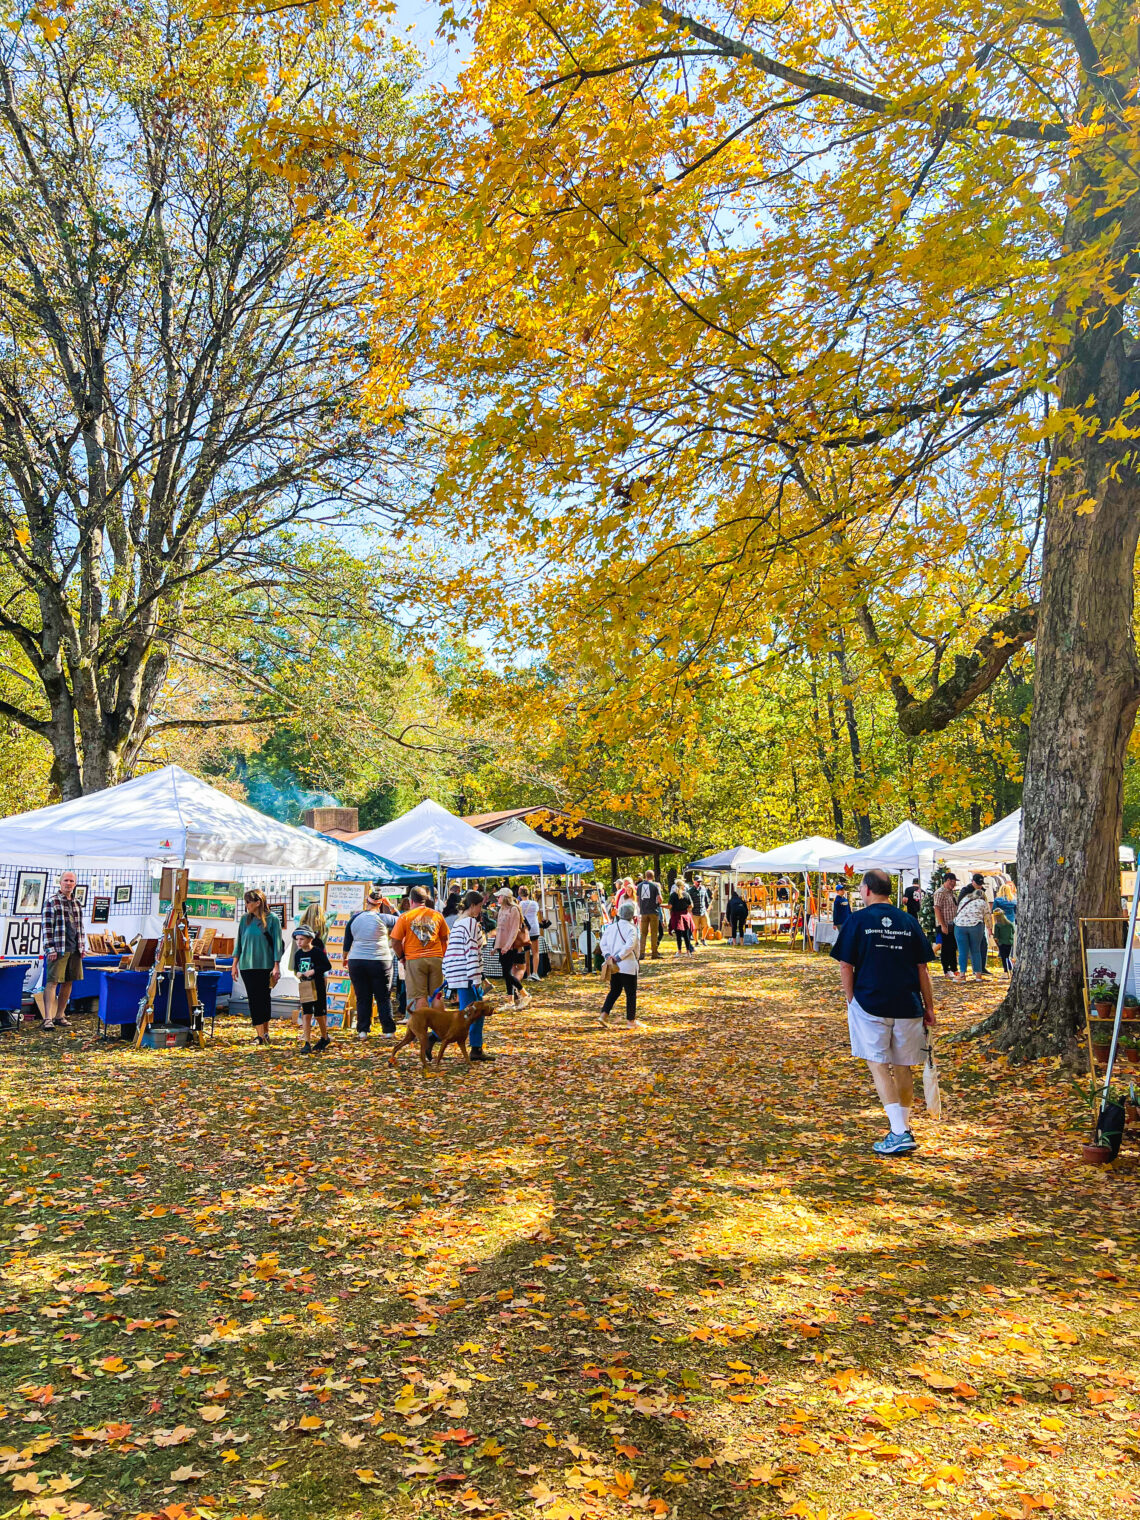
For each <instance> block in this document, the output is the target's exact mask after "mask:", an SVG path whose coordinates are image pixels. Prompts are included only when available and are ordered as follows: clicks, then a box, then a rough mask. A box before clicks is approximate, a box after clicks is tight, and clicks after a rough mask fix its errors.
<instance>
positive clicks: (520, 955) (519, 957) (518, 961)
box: [499, 950, 526, 997]
mask: <svg viewBox="0 0 1140 1520" xmlns="http://www.w3.org/2000/svg"><path fill="white" fill-rule="evenodd" d="M525 960H526V951H525V950H500V951H499V964H500V966H502V968H503V986H504V987H505V988H506V989H507V996H508V997H513V996H514V995H515V993H516V992H521V991H522V980H521V978H520V977H518V976H516V975H515V967H516V966H521V965H522V964H523V962H524V961H525Z"/></svg>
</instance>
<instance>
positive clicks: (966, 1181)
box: [0, 947, 1140, 1520]
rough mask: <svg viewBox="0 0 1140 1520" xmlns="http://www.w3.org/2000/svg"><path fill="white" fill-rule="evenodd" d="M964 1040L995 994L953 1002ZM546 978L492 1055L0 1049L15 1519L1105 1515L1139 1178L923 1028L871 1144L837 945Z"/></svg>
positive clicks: (4, 1379) (1138, 1282)
mask: <svg viewBox="0 0 1140 1520" xmlns="http://www.w3.org/2000/svg"><path fill="white" fill-rule="evenodd" d="M937 992H938V996H939V1008H940V1012H941V1014H942V1016H943V1019H944V1023H945V1027H946V1028H947V1029H951V1028H954V1027H960V1026H962V1025H963V1024H964V1023H966V1022H967V1021H968V1020H970V1019H972V1018H974V1017H976V1016H977V1015H978V1014H979V1012H981V1011H982V1010H983V1009H984V1006H985V1005H986V1002H987V1001H992V998H993V997H994V996H996V989H995V991H994V992H993V993H991V991H990V989H989V988H988V987H984V988H983V992H982V995H978V994H976V993H975V992H974V990H973V989H972V988H970V987H966V988H958V987H948V986H946V985H944V984H941V983H940V984H939V985H938V987H937ZM642 996H643V1006H644V1013H645V1018H646V1021H647V1026H648V1027H647V1028H646V1029H645V1030H644V1031H640V1032H638V1031H633V1032H631V1031H627V1030H625V1029H624V1028H623V1027H608V1028H606V1029H599V1027H598V1026H597V1023H596V1019H595V1017H594V1014H593V1009H594V1008H595V1007H596V1006H597V1000H598V993H597V989H596V986H592V985H588V984H587V983H586V982H585V980H584V979H581V978H579V979H577V980H576V981H566V980H561V981H559V982H557V983H553V984H548V985H547V986H546V987H544V988H543V989H542V991H541V992H540V994H539V996H538V997H537V999H536V1002H535V1005H534V1008H533V1009H532V1011H530V1012H528V1013H526V1014H524V1015H521V1016H503V1017H500V1018H497V1019H496V1020H495V1021H494V1024H493V1044H492V1046H491V1048H493V1049H495V1050H496V1052H497V1053H498V1055H499V1060H498V1062H497V1063H496V1064H495V1065H494V1066H493V1067H484V1068H476V1069H474V1070H472V1071H471V1072H467V1071H465V1070H463V1069H461V1067H460V1065H459V1064H458V1063H455V1064H452V1065H450V1066H449V1067H448V1068H447V1069H446V1070H445V1074H444V1075H442V1076H441V1077H438V1078H434V1079H433V1078H427V1079H424V1078H423V1077H421V1075H420V1073H419V1069H418V1065H417V1063H415V1062H414V1061H413V1060H412V1059H411V1052H410V1051H405V1052H404V1053H403V1057H402V1059H403V1061H404V1064H403V1065H402V1067H401V1068H400V1070H399V1071H398V1072H391V1071H390V1070H389V1069H388V1067H387V1065H386V1064H385V1057H386V1054H387V1047H385V1046H384V1045H383V1044H381V1043H380V1042H378V1041H375V1040H374V1041H370V1042H368V1044H367V1045H366V1046H363V1047H362V1046H361V1045H359V1044H358V1043H357V1042H355V1041H347V1040H346V1041H342V1042H338V1044H337V1046H336V1048H335V1051H334V1053H332V1054H331V1055H330V1056H328V1057H326V1058H324V1059H320V1060H301V1059H299V1058H298V1057H296V1056H295V1055H294V1054H293V1053H292V1049H291V1046H290V1044H289V1042H287V1041H286V1040H285V1039H284V1037H283V1036H282V1037H280V1038H279V1040H278V1043H276V1044H275V1045H274V1047H273V1048H272V1049H271V1050H270V1052H268V1053H266V1052H264V1051H260V1050H258V1049H256V1048H255V1047H254V1046H253V1045H252V1044H251V1043H250V1040H249V1037H248V1034H247V1032H246V1030H245V1029H241V1028H238V1027H236V1026H229V1025H227V1026H225V1027H224V1029H223V1030H222V1032H221V1033H220V1035H219V1039H218V1041H217V1043H216V1044H215V1045H213V1046H212V1047H211V1048H210V1049H209V1050H208V1051H207V1052H206V1053H205V1054H202V1053H195V1052H170V1053H165V1052H164V1053H150V1052H148V1053H139V1054H135V1053H133V1052H130V1051H126V1050H124V1049H122V1048H119V1047H118V1046H117V1045H113V1044H109V1045H101V1044H98V1043H97V1042H96V1041H95V1039H94V1037H93V1036H94V1031H93V1030H92V1028H91V1021H90V1020H85V1021H83V1023H82V1024H80V1025H79V1026H77V1028H76V1029H75V1030H74V1031H73V1032H72V1033H71V1035H70V1036H63V1037H61V1036H59V1035H56V1036H54V1037H53V1036H45V1035H42V1034H38V1033H35V1034H33V1033H25V1034H22V1035H20V1036H19V1037H14V1038H8V1039H6V1041H5V1043H4V1044H3V1046H2V1047H0V1059H2V1061H3V1064H2V1065H0V1101H2V1103H3V1114H4V1124H3V1138H2V1142H0V1161H2V1168H3V1187H2V1189H0V1261H2V1262H3V1263H4V1268H3V1275H2V1277H0V1496H3V1495H4V1494H8V1495H10V1502H9V1503H8V1504H7V1505H5V1504H4V1502H3V1500H2V1498H0V1516H3V1515H5V1514H8V1515H13V1514H20V1515H24V1514H27V1515H45V1516H46V1515H64V1516H72V1517H79V1516H83V1517H85V1520H93V1516H94V1515H95V1514H96V1513H98V1514H104V1515H110V1516H134V1515H153V1514H158V1513H161V1514H163V1515H164V1516H165V1517H166V1520H180V1517H183V1516H187V1515H195V1514H201V1515H203V1516H205V1517H207V1520H209V1517H212V1516H219V1517H229V1516H232V1515H234V1514H235V1513H241V1514H247V1515H254V1514H261V1515H265V1516H280V1517H283V1520H300V1517H302V1516H341V1515H345V1516H347V1515H354V1516H355V1515H360V1516H374V1515H381V1514H383V1515H386V1516H388V1515H390V1516H397V1517H400V1516H409V1517H410V1516H426V1515H437V1514H443V1515H445V1516H451V1515H455V1516H463V1515H473V1516H491V1515H497V1514H510V1515H522V1516H532V1517H534V1520H542V1517H547V1520H550V1517H553V1520H575V1517H594V1516H598V1517H608V1516H618V1515H629V1514H630V1513H631V1512H637V1511H644V1512H646V1513H647V1514H648V1515H653V1516H664V1515H666V1514H676V1515H678V1516H684V1517H693V1520H696V1517H699V1516H712V1515H722V1516H725V1517H732V1520H735V1517H742V1516H753V1515H755V1516H766V1515H783V1514H792V1515H799V1516H803V1517H814V1520H821V1517H828V1520H831V1517H839V1516H856V1515H858V1516H862V1517H864V1520H866V1517H867V1516H874V1517H880V1520H886V1517H914V1516H919V1515H921V1514H923V1513H925V1512H927V1511H944V1512H945V1513H947V1514H949V1515H953V1516H971V1517H973V1516H981V1515H990V1516H1012V1517H1023V1516H1028V1515H1032V1514H1033V1513H1034V1512H1035V1511H1037V1510H1048V1509H1051V1510H1053V1512H1054V1514H1056V1515H1057V1516H1066V1517H1073V1520H1076V1517H1082V1520H1083V1517H1092V1516H1105V1517H1107V1516H1116V1515H1120V1514H1122V1513H1125V1512H1127V1511H1128V1510H1129V1509H1130V1508H1134V1507H1140V1498H1138V1497H1137V1496H1138V1495H1140V1470H1138V1469H1137V1466H1136V1463H1137V1461H1140V1439H1138V1434H1140V1433H1138V1430H1137V1424H1138V1422H1140V1358H1138V1351H1140V1347H1138V1334H1140V1320H1138V1316H1137V1288H1138V1287H1140V1275H1138V1268H1137V1255H1136V1253H1137V1216H1136V1197H1135V1182H1136V1174H1135V1169H1134V1165H1133V1160H1132V1159H1130V1158H1129V1157H1127V1156H1124V1157H1122V1160H1121V1162H1120V1163H1118V1165H1117V1167H1115V1168H1114V1169H1111V1170H1108V1171H1101V1170H1094V1169H1092V1168H1083V1167H1081V1166H1080V1165H1078V1164H1077V1156H1078V1154H1079V1142H1080V1138H1081V1128H1082V1125H1083V1123H1084V1115H1083V1111H1082V1110H1081V1109H1080V1107H1079V1104H1078V1103H1077V1101H1076V1099H1075V1098H1074V1096H1073V1093H1072V1090H1071V1087H1070V1083H1069V1079H1068V1078H1067V1076H1066V1075H1065V1074H1064V1073H1063V1072H1060V1071H1058V1070H1057V1069H1055V1068H1054V1067H1053V1066H1052V1065H1051V1064H1048V1063H1043V1064H1039V1065H1038V1066H1035V1067H1032V1068H1028V1069H1021V1070H1011V1069H1010V1068H1008V1067H1007V1066H1006V1065H1005V1064H1004V1062H1003V1061H1002V1060H1000V1059H998V1058H995V1057H988V1056H986V1055H985V1054H984V1052H982V1051H980V1050H978V1049H976V1048H973V1047H966V1048H963V1049H960V1050H955V1051H947V1053H946V1057H945V1061H944V1070H943V1081H944V1088H945V1090H946V1095H947V1100H948V1102H947V1107H948V1113H947V1117H946V1119H945V1120H944V1122H943V1123H941V1124H939V1125H934V1124H931V1123H929V1122H927V1121H926V1120H925V1118H924V1117H923V1116H922V1115H921V1113H920V1114H919V1116H918V1121H917V1123H916V1128H917V1129H918V1131H919V1138H920V1140H921V1142H922V1150H921V1151H920V1153H919V1154H918V1155H917V1156H916V1157H914V1158H912V1159H906V1160H895V1161H890V1162H882V1161H879V1160H878V1159H876V1158H875V1157H874V1156H873V1155H872V1153H871V1151H870V1144H871V1141H872V1140H873V1139H875V1138H876V1137H877V1136H878V1135H879V1134H880V1133H881V1132H882V1129H883V1120H882V1115H881V1113H880V1111H879V1110H878V1109H877V1107H876V1106H875V1104H874V1103H873V1101H872V1097H871V1087H870V1083H869V1080H868V1078H867V1075H866V1072H865V1069H863V1068H860V1067H858V1066H856V1065H855V1064H854V1063H853V1062H852V1061H851V1060H850V1058H849V1057H848V1056H847V1054H846V1053H845V1032H846V1031H845V1020H844V1019H843V1017H842V1013H841V1003H840V1000H839V997H838V994H837V982H836V977H835V975H834V972H833V968H832V967H831V966H830V965H829V964H828V963H827V962H826V961H822V960H820V961H811V960H804V959H802V958H798V957H791V956H787V955H783V954H781V953H779V952H772V951H768V952H765V951H756V950H746V951H732V950H728V949H725V948H723V947H717V948H715V949H712V950H710V951H709V952H708V953H707V954H706V955H704V956H701V957H700V958H698V960H697V961H696V962H694V963H693V964H692V965H689V964H681V963H679V962H675V961H674V960H673V959H672V957H669V958H667V959H666V960H664V961H662V962H661V963H660V964H659V965H654V966H651V967H650V968H648V971H647V974H646V976H645V978H644V984H643V991H642Z"/></svg>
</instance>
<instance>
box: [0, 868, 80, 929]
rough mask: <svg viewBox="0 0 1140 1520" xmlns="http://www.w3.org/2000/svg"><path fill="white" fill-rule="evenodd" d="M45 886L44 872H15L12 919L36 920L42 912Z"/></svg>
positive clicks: (46, 876) (45, 895) (45, 891)
mask: <svg viewBox="0 0 1140 1520" xmlns="http://www.w3.org/2000/svg"><path fill="white" fill-rule="evenodd" d="M47 884H48V873H47V872H46V871H17V872H16V891H15V894H14V896H13V898H12V917H13V918H38V917H39V916H40V914H41V913H42V912H43V910H44V900H45V898H46V897H47ZM77 890H78V889H77Z"/></svg>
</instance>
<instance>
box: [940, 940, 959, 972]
mask: <svg viewBox="0 0 1140 1520" xmlns="http://www.w3.org/2000/svg"><path fill="white" fill-rule="evenodd" d="M941 957H942V969H943V971H945V972H946V973H947V974H949V973H950V972H951V971H957V969H958V939H957V936H956V935H955V933H954V931H953V929H951V930H950V933H949V934H947V933H946V930H945V929H943V931H942V950H941Z"/></svg>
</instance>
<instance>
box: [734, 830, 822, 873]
mask: <svg viewBox="0 0 1140 1520" xmlns="http://www.w3.org/2000/svg"><path fill="white" fill-rule="evenodd" d="M846 848H847V846H846V845H844V844H841V843H840V842H839V840H838V839H825V838H824V837H823V835H822V834H811V835H809V836H808V838H807V839H796V840H793V842H792V843H791V844H782V845H780V846H778V848H776V849H774V850H765V851H764V852H763V854H760V855H757V856H756V858H755V860H754V861H753V862H752V863H751V865H750V866H749V868H748V869H749V870H751V871H797V872H798V871H819V870H825V869H826V867H823V866H821V865H820V861H821V859H822V858H823V856H825V855H828V856H830V855H835V854H837V853H842V851H843V850H845V849H846Z"/></svg>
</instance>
